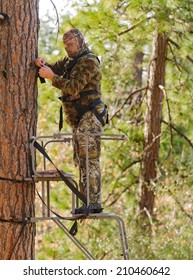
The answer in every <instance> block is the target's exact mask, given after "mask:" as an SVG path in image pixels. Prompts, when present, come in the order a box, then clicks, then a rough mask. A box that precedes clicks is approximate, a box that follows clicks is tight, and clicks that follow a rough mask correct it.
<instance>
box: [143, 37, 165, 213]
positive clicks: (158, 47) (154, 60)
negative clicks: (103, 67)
mask: <svg viewBox="0 0 193 280" xmlns="http://www.w3.org/2000/svg"><path fill="white" fill-rule="evenodd" d="M166 51H167V39H166V37H165V35H164V34H163V33H156V35H155V37H154V40H153V49H152V57H151V61H150V67H149V73H148V92H147V115H146V120H145V146H144V155H143V160H142V186H141V199H140V209H141V210H143V209H144V208H146V209H147V210H148V211H149V213H150V214H153V207H154V198H155V195H154V191H153V188H152V184H151V183H152V182H153V181H155V180H156V176H157V161H158V153H159V145H160V134H161V118H162V100H163V91H162V90H161V89H160V88H159V85H162V86H164V79H165V65H166Z"/></svg>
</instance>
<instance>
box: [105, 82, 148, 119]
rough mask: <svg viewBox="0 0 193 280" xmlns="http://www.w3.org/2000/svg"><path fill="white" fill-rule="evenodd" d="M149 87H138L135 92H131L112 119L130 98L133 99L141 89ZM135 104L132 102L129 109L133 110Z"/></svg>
mask: <svg viewBox="0 0 193 280" xmlns="http://www.w3.org/2000/svg"><path fill="white" fill-rule="evenodd" d="M146 89H147V87H143V88H140V89H137V90H135V91H134V92H132V93H131V94H129V96H128V97H127V98H126V99H125V101H124V102H123V104H122V105H121V106H120V108H119V109H117V111H116V112H115V113H114V114H113V115H112V116H111V118H110V120H111V119H113V118H114V117H115V116H116V115H117V114H118V113H119V112H120V111H121V110H122V109H123V107H124V106H125V104H127V102H128V100H129V99H131V98H132V97H133V96H135V95H136V94H137V93H140V92H141V91H143V90H146ZM133 105H134V102H132V103H131V105H130V108H129V109H128V111H129V110H131V108H132V107H133Z"/></svg>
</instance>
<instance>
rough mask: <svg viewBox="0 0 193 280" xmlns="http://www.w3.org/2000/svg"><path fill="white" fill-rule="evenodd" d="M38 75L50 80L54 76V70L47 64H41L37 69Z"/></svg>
mask: <svg viewBox="0 0 193 280" xmlns="http://www.w3.org/2000/svg"><path fill="white" fill-rule="evenodd" d="M39 75H40V77H42V78H45V79H49V80H52V79H53V78H54V76H55V74H54V72H53V71H52V69H50V68H49V67H48V66H43V67H41V68H40V70H39Z"/></svg>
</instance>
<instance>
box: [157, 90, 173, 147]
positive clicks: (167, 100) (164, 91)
mask: <svg viewBox="0 0 193 280" xmlns="http://www.w3.org/2000/svg"><path fill="white" fill-rule="evenodd" d="M159 88H160V89H161V90H162V92H163V94H164V96H165V98H166V104H167V111H168V116H169V123H172V117H171V110H170V105H169V99H168V96H167V93H166V90H165V88H164V86H162V85H159ZM172 136H173V135H172V128H171V126H170V140H171V141H170V143H171V148H172V146H173V137H172ZM170 151H171V149H170Z"/></svg>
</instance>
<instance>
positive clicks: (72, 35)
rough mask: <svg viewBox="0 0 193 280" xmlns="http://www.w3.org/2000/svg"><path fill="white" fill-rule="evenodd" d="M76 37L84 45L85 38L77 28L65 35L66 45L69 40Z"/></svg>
mask: <svg viewBox="0 0 193 280" xmlns="http://www.w3.org/2000/svg"><path fill="white" fill-rule="evenodd" d="M75 37H77V39H78V41H79V43H80V44H81V45H82V43H83V42H84V36H83V35H82V33H81V32H80V30H79V29H76V28H74V29H71V30H69V31H67V32H66V33H64V35H63V42H64V43H66V42H68V41H69V40H72V39H74V38H75Z"/></svg>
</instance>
